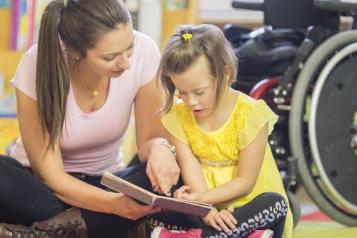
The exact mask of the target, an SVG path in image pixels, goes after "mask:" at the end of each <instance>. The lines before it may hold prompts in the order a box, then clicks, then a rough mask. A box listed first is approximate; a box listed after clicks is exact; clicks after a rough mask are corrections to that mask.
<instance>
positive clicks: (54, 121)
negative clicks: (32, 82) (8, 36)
mask: <svg viewBox="0 0 357 238" xmlns="http://www.w3.org/2000/svg"><path fill="white" fill-rule="evenodd" d="M65 4H66V3H65V1H63V0H54V1H52V2H51V3H49V5H48V6H47V7H46V9H45V11H44V13H43V16H42V19H41V26H40V32H39V41H38V52H37V68H36V93H37V105H38V113H39V118H40V123H41V127H42V129H43V133H44V134H45V133H46V132H47V133H48V135H49V144H48V146H54V143H55V141H56V140H57V139H58V138H59V137H60V135H61V132H62V128H63V125H64V120H65V116H66V104H67V95H68V92H69V85H70V81H69V72H68V67H67V64H66V62H65V59H64V56H63V50H62V47H61V41H60V40H62V42H63V44H64V46H66V48H67V49H73V50H75V51H76V52H78V53H79V54H80V55H81V57H86V50H87V49H90V48H92V47H94V46H95V43H96V40H97V39H98V37H99V36H101V35H102V34H104V33H107V32H109V31H111V30H113V29H115V27H116V26H117V25H118V24H120V23H124V24H128V23H130V24H131V18H130V14H129V12H128V10H127V9H126V7H125V5H124V4H123V3H122V2H121V1H119V0H100V1H99V0H68V2H67V4H66V5H65Z"/></svg>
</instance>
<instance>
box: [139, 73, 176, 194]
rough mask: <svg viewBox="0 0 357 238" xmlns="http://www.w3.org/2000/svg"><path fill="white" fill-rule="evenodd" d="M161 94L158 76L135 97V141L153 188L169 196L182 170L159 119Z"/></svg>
mask: <svg viewBox="0 0 357 238" xmlns="http://www.w3.org/2000/svg"><path fill="white" fill-rule="evenodd" d="M162 95H163V94H162V92H161V89H160V88H158V85H157V81H156V79H153V80H151V81H150V82H149V83H148V84H146V85H145V86H143V87H141V88H140V90H139V92H138V94H137V95H136V97H135V127H136V140H137V146H138V152H139V158H140V160H142V161H147V168H146V172H147V174H148V176H149V178H150V181H151V183H152V186H153V188H154V190H155V191H159V192H163V193H165V194H166V195H170V189H171V187H172V186H173V185H175V184H176V183H177V181H178V178H179V175H180V169H179V167H178V165H177V163H176V160H175V158H174V156H173V154H172V153H171V150H170V148H169V146H168V142H167V140H166V139H165V137H166V134H165V129H164V127H163V125H162V124H161V120H160V114H159V110H160V107H161V106H162V103H161V102H162V98H163V97H162ZM165 144H166V145H165Z"/></svg>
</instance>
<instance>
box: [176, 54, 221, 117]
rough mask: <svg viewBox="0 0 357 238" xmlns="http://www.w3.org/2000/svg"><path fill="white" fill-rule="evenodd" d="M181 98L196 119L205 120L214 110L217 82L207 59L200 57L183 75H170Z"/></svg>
mask: <svg viewBox="0 0 357 238" xmlns="http://www.w3.org/2000/svg"><path fill="white" fill-rule="evenodd" d="M169 77H170V78H171V81H172V83H173V84H174V85H175V88H176V89H177V90H178V93H179V96H180V98H181V99H182V100H183V101H184V102H185V103H186V105H187V106H189V107H190V109H191V110H192V112H193V114H194V115H195V117H196V118H205V117H207V116H209V115H211V113H212V112H213V110H214V105H215V102H216V88H217V82H216V80H215V79H214V78H213V76H212V74H211V71H210V68H209V65H208V62H207V59H206V57H205V56H200V57H198V58H197V59H196V61H195V62H194V64H193V65H192V66H190V67H189V68H188V69H187V70H186V71H185V72H183V73H181V74H170V75H169Z"/></svg>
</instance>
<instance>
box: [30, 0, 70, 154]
mask: <svg viewBox="0 0 357 238" xmlns="http://www.w3.org/2000/svg"><path fill="white" fill-rule="evenodd" d="M63 9H64V3H63V1H58V0H57V1H52V2H51V3H50V4H49V5H48V6H47V7H46V9H45V11H44V14H43V16H42V20H41V26H40V33H39V41H38V51H37V66H36V93H37V105H38V114H39V118H40V124H41V127H42V132H43V135H44V136H46V133H47V134H48V139H49V143H48V147H52V148H53V147H54V145H55V142H56V141H57V140H58V139H59V137H60V135H61V132H62V128H63V124H64V120H65V116H66V104H67V95H68V92H69V85H70V84H69V73H68V68H67V65H66V63H65V60H64V56H63V52H62V48H61V44H60V40H59V38H60V37H59V25H60V22H61V12H62V10H63Z"/></svg>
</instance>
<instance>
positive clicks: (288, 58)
mask: <svg viewBox="0 0 357 238" xmlns="http://www.w3.org/2000/svg"><path fill="white" fill-rule="evenodd" d="M232 6H233V7H234V8H244V9H251V10H261V11H263V12H264V24H265V27H264V28H263V29H259V30H255V31H254V30H250V29H247V28H242V27H239V26H232V25H228V26H226V27H225V31H224V32H225V35H226V37H227V39H228V40H229V41H230V42H231V44H232V46H233V48H234V49H235V52H236V54H237V56H238V59H239V61H240V64H239V68H238V77H237V81H236V83H235V84H233V85H232V87H233V88H236V89H239V90H241V91H243V92H246V93H248V94H250V95H251V96H252V97H253V98H256V99H260V98H261V99H264V100H265V101H266V102H267V104H268V105H269V106H270V107H271V108H272V109H273V110H274V111H275V112H276V113H277V114H278V115H279V121H278V123H277V125H276V127H275V130H274V131H273V133H272V134H271V135H270V137H269V144H270V146H271V147H272V151H273V154H274V156H275V158H276V161H277V165H278V168H279V171H280V172H281V174H282V178H283V182H284V186H285V188H286V189H287V192H288V197H289V202H290V205H291V208H292V211H293V215H294V223H295V225H296V224H297V222H298V220H299V216H300V206H299V204H298V201H297V199H296V197H295V194H294V192H295V190H296V186H297V185H298V184H300V183H302V185H303V186H304V188H305V190H306V191H307V193H308V194H309V196H310V197H311V199H312V200H313V201H314V202H315V203H316V205H317V206H318V207H319V208H320V209H321V210H322V211H323V212H324V213H325V214H327V215H328V216H329V217H331V218H332V219H334V220H335V221H337V222H339V223H342V224H344V225H347V226H356V225H357V192H355V187H354V186H355V184H356V183H357V176H356V175H357V30H356V29H357V1H349V0H314V1H313V0H265V1H263V2H262V1H261V2H255V1H248V0H246V1H242V0H237V1H232ZM291 12H294V14H295V15H294V14H293V15H291V14H290V13H291ZM302 13H303V14H302ZM272 15H274V16H272ZM284 15H285V16H286V17H284ZM341 15H344V16H350V17H352V19H353V21H352V24H351V28H350V29H348V30H346V31H340V30H339V25H340V16H341ZM309 16H311V17H309ZM289 17H290V18H289ZM299 18H300V19H299ZM282 19H283V20H282ZM269 24H270V25H272V26H271V27H269ZM262 65H263V66H262ZM264 65H265V66H264ZM287 138H288V139H287Z"/></svg>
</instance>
